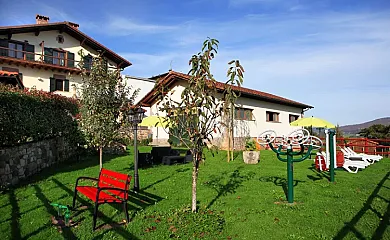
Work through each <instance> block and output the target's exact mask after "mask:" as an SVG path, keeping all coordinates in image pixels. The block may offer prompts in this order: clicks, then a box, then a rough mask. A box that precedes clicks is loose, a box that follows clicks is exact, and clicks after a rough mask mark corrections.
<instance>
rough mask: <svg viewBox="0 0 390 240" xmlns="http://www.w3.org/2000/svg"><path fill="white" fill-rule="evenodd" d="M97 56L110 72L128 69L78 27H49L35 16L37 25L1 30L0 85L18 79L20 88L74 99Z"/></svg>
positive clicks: (46, 19) (58, 24)
mask: <svg viewBox="0 0 390 240" xmlns="http://www.w3.org/2000/svg"><path fill="white" fill-rule="evenodd" d="M81 50H82V52H83V56H81V55H80V54H79V53H80V51H81ZM99 53H100V54H102V55H103V56H104V57H105V58H106V59H107V60H108V66H109V67H110V68H119V69H123V68H126V67H128V66H130V65H131V63H130V62H129V61H127V60H126V59H124V58H122V57H120V56H119V55H118V54H116V53H114V52H113V51H111V50H110V49H108V48H107V47H105V46H103V45H102V44H100V43H98V42H97V41H96V40H94V39H92V38H91V37H89V36H88V35H86V34H85V33H83V32H81V31H80V30H79V25H78V24H75V23H72V22H55V23H49V17H46V16H41V15H37V16H36V24H31V25H20V26H6V27H0V70H1V71H2V75H0V82H6V81H8V82H10V78H11V77H12V76H14V77H15V76H16V75H17V77H18V78H19V80H20V82H22V84H23V87H27V88H36V89H37V90H44V91H48V92H55V93H56V94H60V95H63V96H67V97H76V96H79V94H80V87H81V84H82V77H81V73H82V69H86V70H87V71H88V70H89V69H90V67H91V63H92V57H93V56H97V55H98V54H99Z"/></svg>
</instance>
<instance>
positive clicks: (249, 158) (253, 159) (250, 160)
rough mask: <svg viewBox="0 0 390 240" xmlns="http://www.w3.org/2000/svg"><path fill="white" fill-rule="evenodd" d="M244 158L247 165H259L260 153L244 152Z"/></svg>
mask: <svg viewBox="0 0 390 240" xmlns="http://www.w3.org/2000/svg"><path fill="white" fill-rule="evenodd" d="M242 157H243V159H244V163H246V164H257V163H258V162H259V159H260V152H258V151H243V152H242Z"/></svg>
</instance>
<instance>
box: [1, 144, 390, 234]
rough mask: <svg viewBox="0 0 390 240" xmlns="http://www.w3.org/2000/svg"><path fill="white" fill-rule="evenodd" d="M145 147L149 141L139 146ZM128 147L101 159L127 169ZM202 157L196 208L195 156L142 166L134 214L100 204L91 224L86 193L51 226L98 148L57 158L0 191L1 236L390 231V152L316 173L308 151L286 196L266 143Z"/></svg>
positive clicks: (95, 168) (93, 169) (91, 168)
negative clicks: (63, 220) (252, 157)
mask: <svg viewBox="0 0 390 240" xmlns="http://www.w3.org/2000/svg"><path fill="white" fill-rule="evenodd" d="M140 150H141V151H148V150H150V147H141V149H140ZM132 154H133V152H131V151H129V155H125V156H110V155H106V156H104V159H103V162H104V167H105V168H108V169H111V170H114V171H118V172H121V173H130V172H131V171H132V169H133V161H132V159H133V156H132ZM206 158H207V161H205V163H204V164H201V165H200V168H201V171H200V174H199V184H198V208H199V210H198V212H197V213H192V212H191V208H190V205H189V203H190V200H191V185H190V184H189V183H190V181H191V169H192V164H191V163H187V164H178V165H171V166H166V165H159V166H154V167H149V168H144V169H140V170H139V176H140V189H141V190H140V191H139V193H137V194H136V193H133V192H131V194H130V197H129V200H128V204H129V214H130V218H131V220H130V222H129V223H126V224H125V223H124V222H123V220H124V219H125V216H124V213H123V211H122V209H121V208H120V207H119V208H117V207H116V206H115V205H109V204H104V205H102V207H101V208H99V214H98V223H97V225H98V229H97V230H96V231H92V211H93V205H92V203H91V202H90V201H88V200H87V199H86V198H84V201H82V202H81V204H79V205H78V208H77V209H75V210H73V211H71V217H72V220H73V221H74V222H75V226H73V227H71V228H63V229H62V230H59V229H57V228H56V227H55V226H53V225H52V221H51V216H54V215H56V214H57V212H56V209H55V208H54V207H53V206H51V205H50V204H51V203H53V202H54V203H61V204H64V205H67V204H69V205H71V202H72V198H73V191H74V186H75V181H76V179H77V178H78V177H79V176H92V177H96V176H97V175H98V173H99V164H98V162H97V161H96V156H93V157H85V158H82V159H80V160H78V161H75V162H72V163H71V164H69V163H67V164H58V165H56V166H53V167H51V168H47V169H45V170H43V171H42V172H41V173H40V174H39V175H36V176H34V177H33V178H30V179H29V180H27V181H25V182H22V183H21V184H19V186H17V187H16V188H10V189H7V190H5V191H4V192H3V193H2V194H1V195H0V232H1V235H2V237H3V239H62V238H64V239H76V238H79V239H169V238H181V239H201V238H203V239H282V238H285V239H356V238H359V239H368V238H372V239H381V238H382V239H389V238H390V229H389V228H388V226H389V214H390V203H389V199H390V172H389V169H390V161H389V159H383V160H381V161H380V162H379V163H377V164H375V165H373V166H371V167H370V168H367V169H365V170H363V171H361V172H359V173H358V174H351V173H348V172H346V171H342V170H341V171H337V172H336V183H335V184H333V183H330V182H329V180H328V178H329V176H328V175H327V174H326V173H319V172H317V171H316V170H315V169H314V167H313V161H312V160H305V161H303V162H301V163H297V164H295V169H294V173H295V179H294V185H295V201H296V203H295V204H292V205H288V204H285V199H286V195H285V192H286V184H287V183H286V165H285V164H284V163H282V162H280V161H278V160H277V159H276V156H275V155H274V153H273V152H272V151H267V150H265V151H262V152H261V160H260V162H259V164H256V165H247V164H244V163H243V160H242V154H241V153H240V152H236V154H235V159H234V160H233V161H231V162H230V163H227V162H226V152H225V151H219V152H217V153H216V154H215V155H214V156H213V155H212V154H211V153H210V152H207V153H206Z"/></svg>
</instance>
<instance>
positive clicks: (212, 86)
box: [159, 38, 244, 212]
mask: <svg viewBox="0 0 390 240" xmlns="http://www.w3.org/2000/svg"><path fill="white" fill-rule="evenodd" d="M218 44H219V42H218V40H216V39H210V38H208V39H207V40H206V41H205V42H204V43H203V47H202V51H201V52H199V53H198V54H196V55H193V56H192V57H191V59H190V61H189V65H190V66H191V70H190V71H189V75H190V79H189V82H188V85H187V86H186V87H185V89H184V90H183V92H182V94H181V99H180V101H175V100H173V99H172V97H171V94H172V93H168V91H166V89H165V88H164V86H163V87H162V88H161V89H160V91H161V92H160V93H162V94H159V96H160V106H161V107H160V108H159V110H160V111H162V112H166V113H167V116H168V117H167V119H168V120H169V122H170V124H172V125H176V126H177V130H176V131H175V132H174V133H173V134H176V135H175V137H176V138H177V139H179V141H180V142H181V143H182V144H184V145H185V146H187V147H188V148H189V149H190V151H191V153H192V156H193V168H192V204H191V209H192V211H193V212H195V211H196V189H197V180H198V174H199V164H200V163H201V161H204V160H205V158H204V154H203V153H204V152H203V151H204V149H205V148H206V149H207V148H209V146H212V145H213V138H214V135H215V134H218V133H219V134H220V133H221V131H220V125H221V121H222V115H223V107H224V106H225V103H224V101H223V100H219V99H218V98H217V96H218V94H220V93H218V90H220V88H218V87H217V82H216V80H215V79H214V77H213V75H212V74H211V72H210V62H211V60H212V59H214V57H215V54H216V53H217V49H218ZM229 66H230V68H229V70H228V76H229V77H230V79H229V80H228V81H227V83H226V84H225V85H224V89H223V90H224V91H223V94H224V98H223V99H225V100H226V99H230V98H232V97H234V96H237V95H236V93H234V91H232V90H229V85H228V84H229V83H230V84H231V83H236V84H238V85H239V86H240V85H241V83H242V81H243V72H244V70H243V68H242V66H241V65H240V63H239V61H238V60H234V61H231V62H229ZM171 134H172V133H171Z"/></svg>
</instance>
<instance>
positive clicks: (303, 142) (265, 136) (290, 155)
mask: <svg viewBox="0 0 390 240" xmlns="http://www.w3.org/2000/svg"><path fill="white" fill-rule="evenodd" d="M276 139H277V137H276V132H275V131H273V130H267V131H264V132H262V133H261V134H260V135H259V136H258V137H257V142H258V143H259V144H261V145H268V146H269V147H270V148H271V149H272V151H274V152H275V153H276V156H277V158H278V159H279V160H280V161H282V162H286V163H287V201H288V203H293V202H294V176H293V174H294V172H293V171H294V162H302V161H303V160H305V159H307V158H308V157H309V156H310V154H311V151H312V150H313V149H314V148H320V147H321V146H322V142H321V140H319V139H317V138H315V137H313V136H310V133H309V131H307V130H306V129H298V130H295V131H292V132H291V133H290V134H289V135H288V136H287V137H283V138H282V141H281V142H279V146H278V148H277V149H276V148H275V147H274V146H273V144H274V142H275V140H276ZM318 140H319V141H318ZM297 146H299V147H300V151H294V147H297ZM284 148H286V150H284ZM305 148H307V152H306V153H304V151H305ZM282 156H286V157H282ZM298 156H299V157H298Z"/></svg>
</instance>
